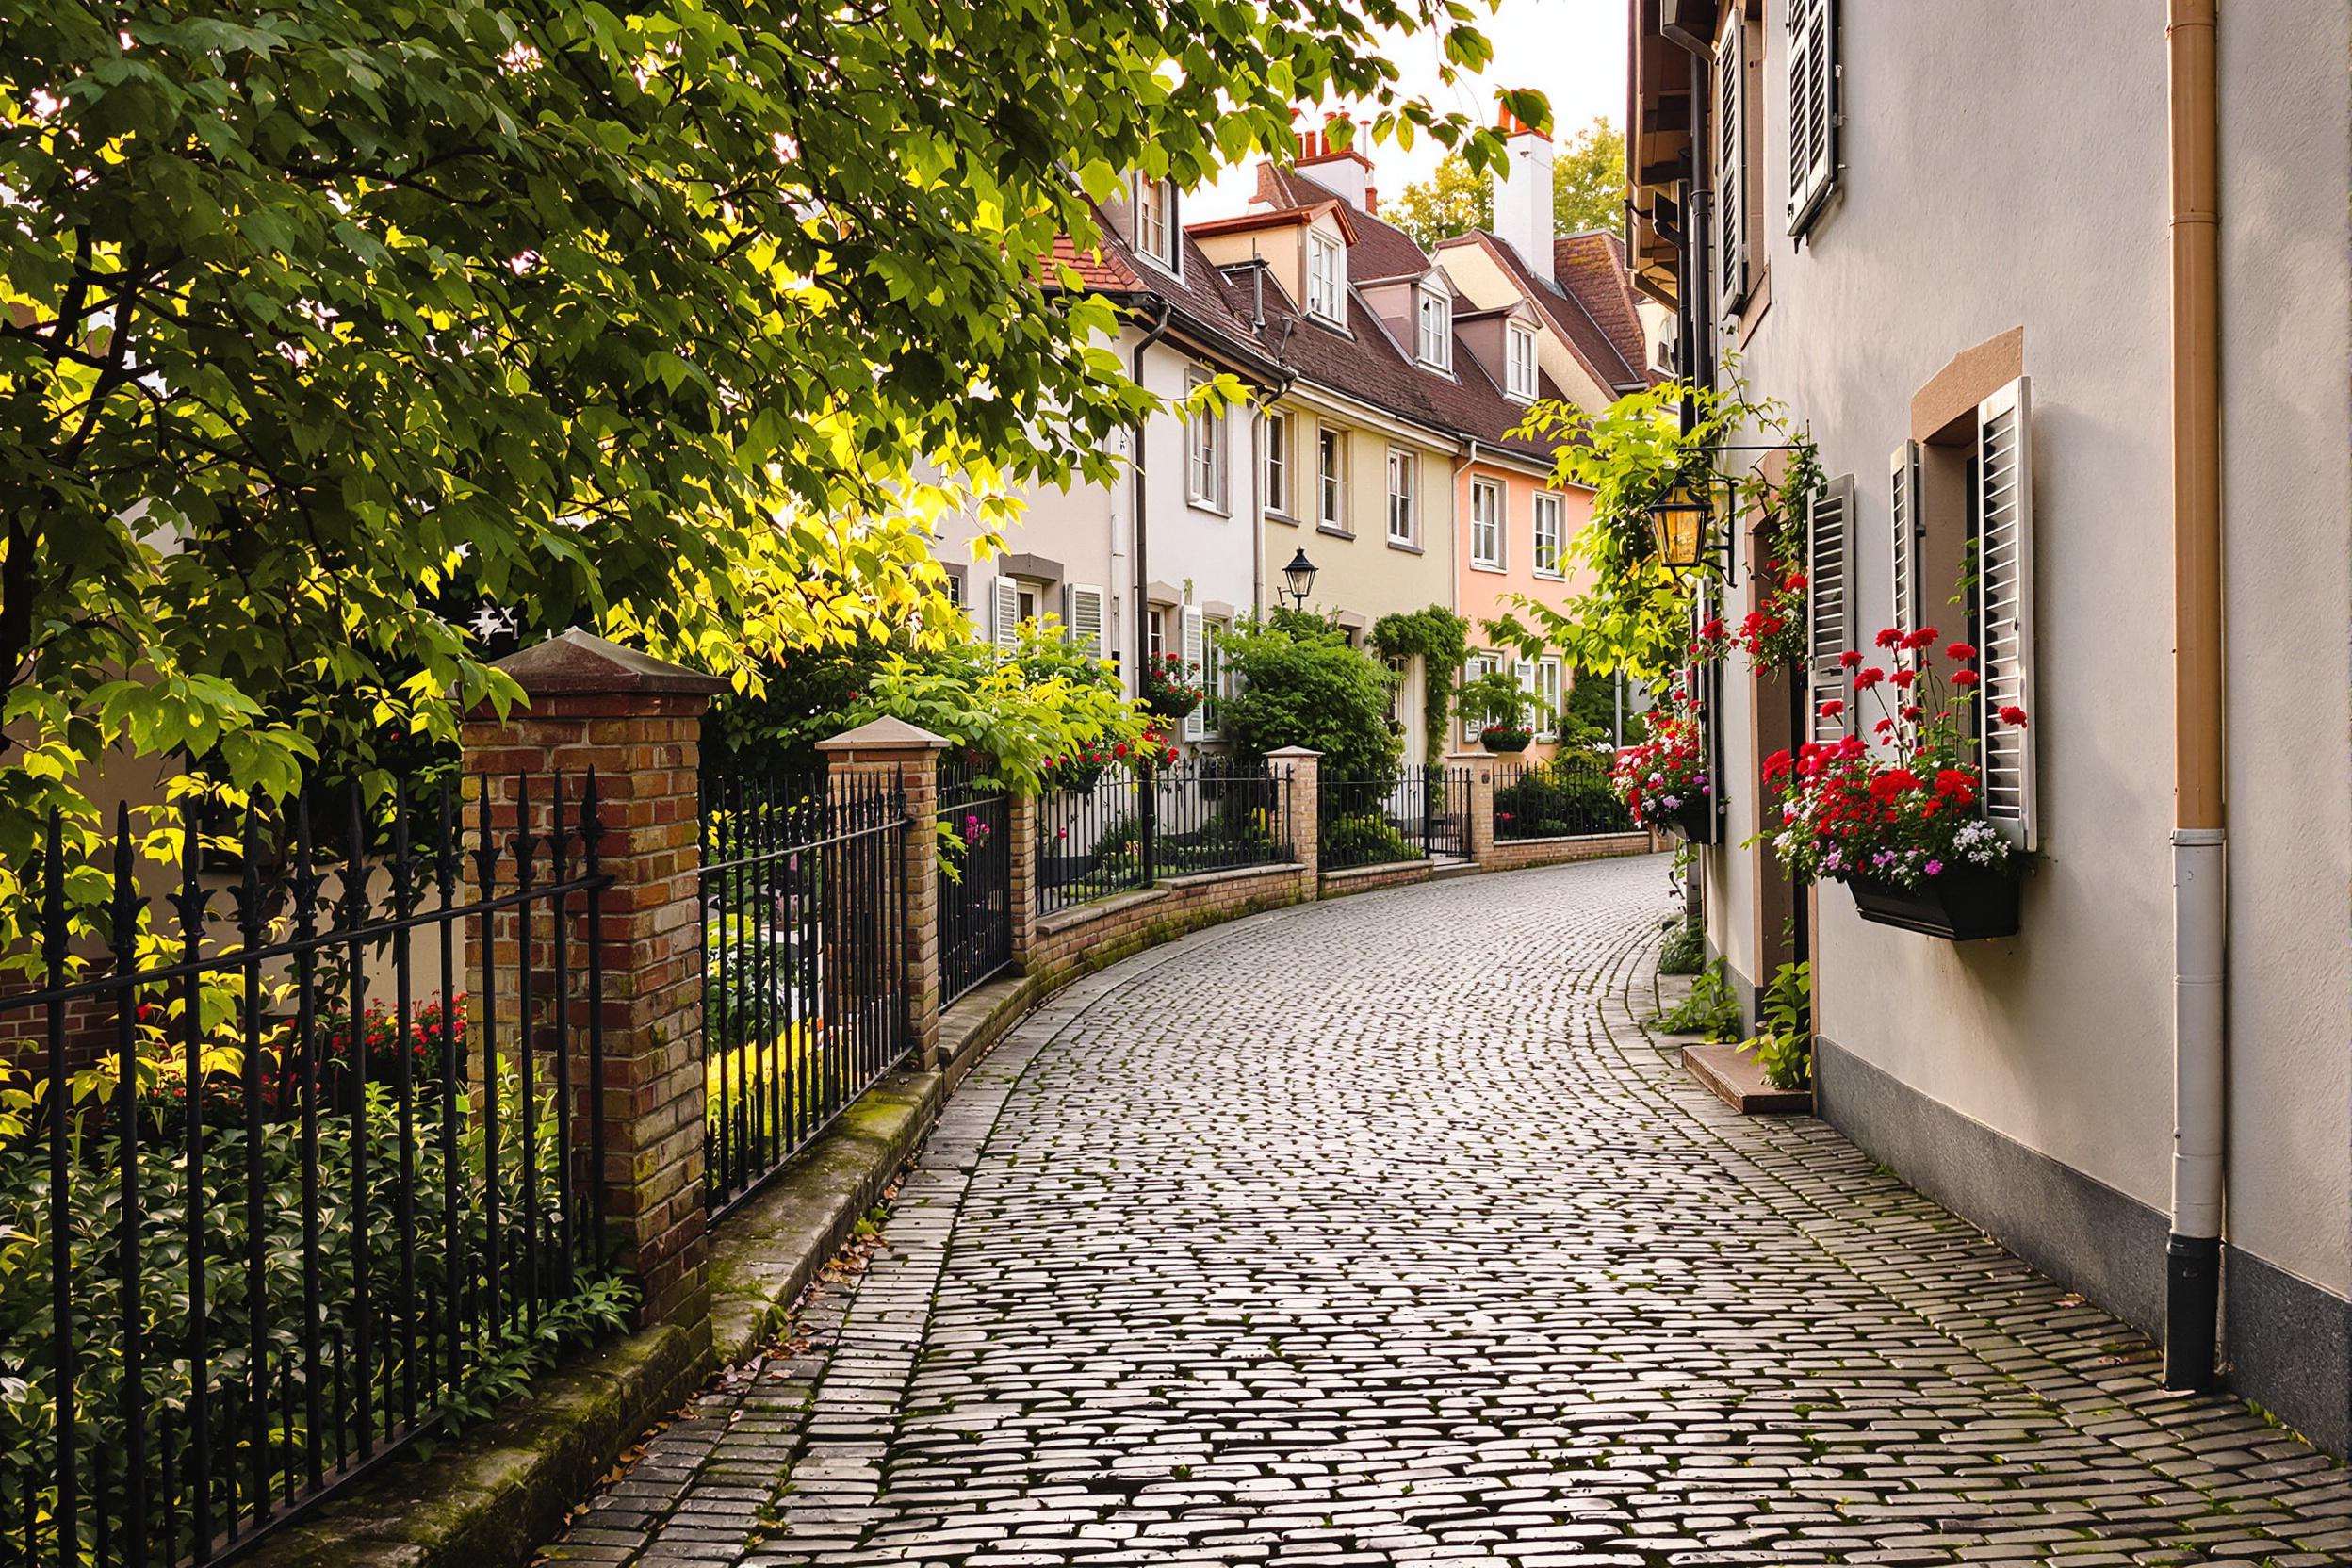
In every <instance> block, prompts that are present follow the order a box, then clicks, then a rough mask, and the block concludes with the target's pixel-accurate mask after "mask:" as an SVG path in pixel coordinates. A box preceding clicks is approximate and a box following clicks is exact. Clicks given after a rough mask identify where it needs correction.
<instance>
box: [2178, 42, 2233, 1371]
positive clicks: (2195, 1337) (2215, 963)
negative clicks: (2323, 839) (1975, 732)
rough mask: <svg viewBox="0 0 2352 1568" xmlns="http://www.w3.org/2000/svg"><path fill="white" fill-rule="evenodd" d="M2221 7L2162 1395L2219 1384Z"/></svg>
mask: <svg viewBox="0 0 2352 1568" xmlns="http://www.w3.org/2000/svg"><path fill="white" fill-rule="evenodd" d="M2169 9H2170V14H2169V16H2168V18H2167V21H2166V24H2165V27H2164V38H2165V43H2166V48H2167V54H2168V67H2169V70H2168V75H2169V77H2170V83H2169V85H2170V89H2171V98H2172V115H2171V142H2172V146H2171V157H2172V177H2171V188H2172V224H2171V226H2172V579H2173V601H2172V636H2173V656H2172V703H2173V767H2172V773H2173V831H2172V933H2173V936H2172V942H2173V982H2172V1029H2173V1036H2172V1063H2173V1067H2172V1077H2173V1113H2172V1114H2173V1134H2172V1139H2173V1152H2172V1235H2171V1238H2170V1240H2169V1241H2167V1242H2166V1244H2165V1247H2164V1386H2165V1387H2166V1388H2171V1389H2183V1390H2196V1391H2204V1390H2208V1389H2211V1388H2212V1387H2213V1378H2214V1353H2215V1352H2214V1348H2215V1342H2216V1340H2217V1338H2218V1333H2217V1330H2218V1326H2219V1319H2220V1301H2221V1220H2222V1187H2223V1180H2224V1168H2223V1135H2224V1130H2225V1126H2226V1121H2227V1115H2226V1108H2227V1095H2228V1086H2227V1081H2226V1078H2225V1061H2224V1054H2223V1041H2224V1017H2225V1008H2226V997H2225V993H2224V990H2223V973H2224V961H2225V951H2224V950H2225V935H2226V927H2225V923H2224V920H2225V916H2224V911H2225V908H2226V904H2225V898H2224V893H2225V889H2226V881H2225V878H2226V876H2227V873H2228V865H2227V860H2226V858H2225V854H2226V851H2225V839H2224V828H2223V776H2222V685H2221V677H2222V641H2221V637H2222V627H2221V616H2222V598H2221V538H2222V535H2221V364H2220V361H2221V320H2220V307H2221V288H2220V252H2221V235H2220V216H2219V210H2218V209H2219V204H2220V174H2219V170H2218V155H2217V142H2218V130H2217V122H2218V119H2219V113H2218V108H2217V106H2216V102H2215V100H2216V96H2217V93H2218V72H2217V70H2216V66H2215V53H2216V46H2215V36H2214V35H2215V31H2216V27H2215V0H2170V8H2169Z"/></svg>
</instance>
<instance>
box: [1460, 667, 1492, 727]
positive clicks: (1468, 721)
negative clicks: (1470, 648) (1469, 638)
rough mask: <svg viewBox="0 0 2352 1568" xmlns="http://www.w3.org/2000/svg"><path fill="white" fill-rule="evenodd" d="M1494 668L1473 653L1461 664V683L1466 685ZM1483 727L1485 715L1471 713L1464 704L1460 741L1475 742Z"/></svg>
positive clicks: (1468, 707) (1467, 705)
mask: <svg viewBox="0 0 2352 1568" xmlns="http://www.w3.org/2000/svg"><path fill="white" fill-rule="evenodd" d="M1494 667H1495V665H1494V663H1493V662H1492V661H1490V660H1489V659H1488V658H1487V657H1486V655H1484V654H1482V653H1474V654H1472V655H1471V656H1470V657H1469V658H1467V659H1465V660H1463V661H1462V681H1463V683H1464V684H1467V683H1468V682H1470V681H1473V680H1476V679H1478V677H1480V676H1482V675H1484V674H1486V672H1487V671H1489V670H1491V669H1493V668H1494ZM1485 727H1486V715H1484V714H1483V713H1473V712H1472V711H1470V706H1469V704H1467V703H1464V704H1463V705H1462V740H1463V741H1464V742H1470V741H1475V740H1477V739H1478V731H1479V730H1481V729H1483V728H1485Z"/></svg>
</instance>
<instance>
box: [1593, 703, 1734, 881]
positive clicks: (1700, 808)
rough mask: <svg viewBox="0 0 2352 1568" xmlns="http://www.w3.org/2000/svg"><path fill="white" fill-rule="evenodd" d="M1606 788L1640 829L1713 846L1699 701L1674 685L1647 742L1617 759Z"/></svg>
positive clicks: (1711, 789) (1655, 714)
mask: <svg viewBox="0 0 2352 1568" xmlns="http://www.w3.org/2000/svg"><path fill="white" fill-rule="evenodd" d="M1609 785H1610V788H1612V789H1613V790H1615V791H1616V792H1617V798H1618V799H1619V800H1622V801H1624V802H1625V809H1626V810H1628V811H1630V812H1631V813H1632V814H1633V820H1634V821H1635V822H1637V823H1639V824H1641V825H1642V826H1643V827H1648V828H1654V829H1657V830H1658V831H1659V832H1664V833H1672V834H1674V836H1675V837H1676V838H1679V839H1682V840H1684V841H1687V842H1690V843H1694V844H1711V843H1713V842H1714V841H1715V781H1714V780H1713V779H1712V778H1710V777H1709V776H1707V736H1706V729H1705V727H1704V726H1703V725H1702V724H1701V722H1700V716H1699V706H1698V701H1697V699H1696V698H1695V697H1693V696H1692V695H1691V693H1690V692H1689V690H1688V689H1687V688H1686V687H1685V685H1684V683H1683V682H1681V681H1679V680H1677V681H1676V682H1675V683H1674V687H1673V689H1672V690H1671V691H1670V692H1669V693H1668V694H1667V700H1666V704H1665V706H1664V707H1663V708H1660V709H1656V710H1653V711H1652V712H1651V714H1650V738H1649V739H1648V740H1646V741H1644V742H1642V743H1641V744H1639V745H1631V746H1627V747H1625V749H1624V750H1623V751H1620V752H1619V753H1618V754H1617V760H1616V762H1615V763H1614V764H1613V765H1612V766H1611V767H1610V770H1609Z"/></svg>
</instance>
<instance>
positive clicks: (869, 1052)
mask: <svg viewBox="0 0 2352 1568" xmlns="http://www.w3.org/2000/svg"><path fill="white" fill-rule="evenodd" d="M702 786H703V799H702V885H701V894H702V911H703V921H702V936H703V971H702V974H703V979H702V997H703V1027H702V1042H703V1046H702V1049H703V1070H704V1078H705V1086H706V1103H707V1109H706V1112H705V1117H704V1123H703V1150H704V1160H703V1165H704V1173H705V1184H706V1190H707V1194H708V1197H709V1201H710V1205H711V1213H712V1214H713V1215H714V1216H715V1215H718V1214H722V1213H725V1212H726V1211H727V1209H728V1208H731V1207H732V1206H733V1205H734V1204H736V1203H738V1202H740V1201H743V1199H744V1198H746V1197H748V1196H750V1194H751V1193H752V1192H753V1191H755V1190H756V1189H757V1188H758V1187H759V1186H760V1184H761V1183H762V1182H764V1181H766V1180H767V1178H768V1177H769V1176H771V1175H773V1174H775V1172H776V1169H777V1168H779V1167H781V1166H782V1165H783V1164H784V1162H785V1161H786V1160H788V1159H790V1158H791V1157H792V1155H793V1154H794V1153H796V1152H798V1151H799V1150H800V1149H801V1148H802V1147H803V1146H805V1145H806V1144H807V1143H808V1142H809V1139H810V1138H812V1137H814V1136H815V1135H817V1134H818V1133H820V1132H822V1131H823V1130H824V1129H825V1126H826V1124H828V1123H829V1122H831V1121H832V1119H834V1118H835V1117H836V1116H838V1115H840V1114H841V1111H842V1109H843V1108H844V1107H846V1106H847V1105H848V1104H849V1103H851V1102H852V1101H854V1100H856V1099H857V1098H858V1096H859V1095H860V1094H863V1093H864V1092H865V1091H866V1089H867V1088H869V1087H870V1086H872V1085H873V1084H874V1080H875V1079H877V1078H879V1077H881V1076H882V1075H883V1074H884V1073H885V1072H888V1071H889V1070H890V1069H891V1068H893V1067H895V1066H897V1065H898V1063H899V1062H900V1060H902V1059H903V1058H904V1057H905V1055H906V1054H907V1038H908V1037H907V1004H906V971H905V961H904V960H905V948H906V943H905V937H904V914H903V909H904V905H905V897H906V892H905V889H906V869H905V864H904V861H903V859H902V855H903V853H904V848H905V834H906V827H907V813H906V795H905V792H903V791H901V790H900V789H899V787H898V782H897V778H896V776H893V775H887V774H872V775H861V774H853V775H847V776H842V777H840V778H835V779H830V780H827V779H825V778H814V779H793V778H780V777H772V776H764V775H760V774H756V773H743V772H725V771H721V770H719V769H717V768H715V767H706V768H705V770H704V774H703V781H702Z"/></svg>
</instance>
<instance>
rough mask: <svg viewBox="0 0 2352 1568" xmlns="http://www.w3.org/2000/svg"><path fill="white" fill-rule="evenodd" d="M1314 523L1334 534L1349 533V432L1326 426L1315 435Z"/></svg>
mask: <svg viewBox="0 0 2352 1568" xmlns="http://www.w3.org/2000/svg"><path fill="white" fill-rule="evenodd" d="M1347 501H1348V433H1347V432H1346V431H1341V430H1332V429H1330V428H1329V427H1325V428H1324V429H1321V430H1318V431H1316V432H1315V521H1316V522H1317V523H1320V524H1321V525H1322V526H1323V527H1325V528H1327V529H1330V530H1331V531H1332V532H1333V533H1345V532H1347V531H1348V511H1347Z"/></svg>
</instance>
